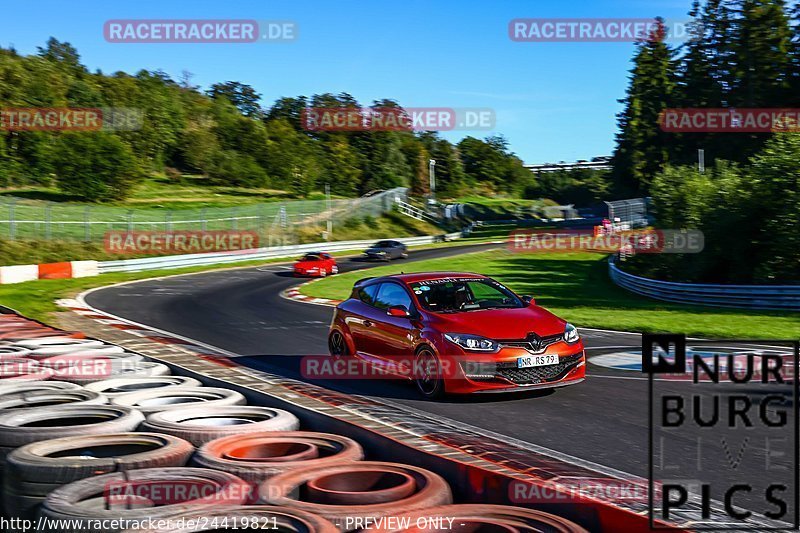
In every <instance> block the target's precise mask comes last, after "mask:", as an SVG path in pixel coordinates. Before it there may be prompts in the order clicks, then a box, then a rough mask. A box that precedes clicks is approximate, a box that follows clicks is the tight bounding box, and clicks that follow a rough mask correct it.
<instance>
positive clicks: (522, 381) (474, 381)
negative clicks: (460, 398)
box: [444, 343, 586, 394]
mask: <svg viewBox="0 0 800 533" xmlns="http://www.w3.org/2000/svg"><path fill="white" fill-rule="evenodd" d="M553 348H554V349H552V350H550V349H548V350H546V353H548V354H557V355H558V356H559V358H558V359H559V361H558V363H556V364H554V365H547V366H538V367H528V368H517V358H518V357H524V356H528V355H531V354H530V353H529V352H527V351H525V350H522V349H517V348H503V349H501V350H500V351H499V352H498V353H496V354H491V355H487V356H484V357H480V356H476V355H475V354H464V355H459V356H455V357H454V358H453V359H455V361H453V363H454V364H453V366H452V367H451V368H454V369H455V372H454V374H455V375H453V374H451V375H449V376H447V377H446V379H445V389H446V390H447V392H451V393H455V394H470V393H478V392H513V391H521V390H530V389H546V388H554V387H564V386H567V385H574V384H577V383H580V382H581V381H583V380H584V378H585V377H586V354H585V352H584V348H583V344H582V343H581V344H579V345H573V346H567V345H566V344H563V347H562V348H560V349H555V347H553ZM537 355H541V354H537ZM444 358H445V359H446V358H447V356H444Z"/></svg>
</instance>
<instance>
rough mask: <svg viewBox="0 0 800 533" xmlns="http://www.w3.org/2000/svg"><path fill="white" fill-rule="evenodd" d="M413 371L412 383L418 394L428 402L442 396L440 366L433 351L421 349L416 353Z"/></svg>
mask: <svg viewBox="0 0 800 533" xmlns="http://www.w3.org/2000/svg"><path fill="white" fill-rule="evenodd" d="M415 371H416V377H415V378H414V383H415V384H416V385H417V390H419V392H420V394H422V395H423V396H424V397H426V398H428V399H430V400H436V399H439V398H441V397H443V396H444V381H443V380H442V365H441V363H440V362H439V358H438V357H436V354H435V353H433V350H431V349H430V348H422V349H420V350H419V351H418V352H417V357H416V359H415Z"/></svg>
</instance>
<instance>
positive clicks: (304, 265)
mask: <svg viewBox="0 0 800 533" xmlns="http://www.w3.org/2000/svg"><path fill="white" fill-rule="evenodd" d="M321 265H322V261H298V262H297V263H295V264H294V267H295V268H302V269H306V270H307V269H309V268H316V267H319V266H321Z"/></svg>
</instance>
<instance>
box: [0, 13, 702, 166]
mask: <svg viewBox="0 0 800 533" xmlns="http://www.w3.org/2000/svg"><path fill="white" fill-rule="evenodd" d="M3 4H4V6H3V7H2V8H0V9H2V19H3V24H2V30H0V46H3V47H9V46H14V47H15V48H16V49H17V51H18V52H20V53H22V54H30V53H35V52H36V47H37V46H43V45H44V44H45V42H46V41H47V39H48V38H49V37H50V36H53V37H56V38H57V39H59V40H61V41H67V42H69V43H71V44H72V45H73V46H75V47H76V48H77V49H78V52H79V53H80V54H81V60H82V62H83V63H84V64H85V65H86V66H87V67H88V68H89V69H90V70H92V71H94V70H97V69H100V70H102V71H103V72H105V73H112V72H116V71H119V70H121V71H125V72H129V73H135V72H137V71H138V70H140V69H148V70H157V69H160V70H163V71H165V72H167V73H168V74H170V75H171V76H172V77H173V78H175V79H178V78H179V77H180V75H181V73H182V72H183V71H189V72H191V73H192V74H193V77H192V82H193V83H194V84H196V85H199V86H201V88H204V89H205V88H208V87H209V86H210V85H211V84H213V83H216V82H220V81H229V80H234V81H239V82H242V83H246V84H248V85H251V86H253V87H254V88H255V89H256V90H257V91H258V92H259V93H260V94H261V95H262V105H264V106H269V105H271V104H272V102H274V101H275V100H276V99H277V98H279V97H282V96H299V95H306V96H308V95H312V94H315V93H324V92H331V93H339V92H348V93H350V94H352V95H353V96H354V97H355V98H356V99H357V100H358V101H359V102H360V103H361V104H362V105H369V104H370V103H372V101H373V100H375V99H383V98H391V99H394V100H397V101H398V102H399V103H400V104H401V105H403V106H405V107H434V108H442V107H444V108H490V109H493V110H494V112H495V116H496V122H495V126H494V130H491V131H486V130H474V131H449V132H444V133H443V136H444V137H446V138H448V139H449V140H451V141H453V142H457V141H458V140H459V139H461V138H463V137H464V136H466V135H472V136H474V137H479V138H483V137H486V136H487V135H493V134H502V135H503V136H505V137H506V139H507V140H508V141H509V144H510V148H511V150H512V151H514V152H515V153H516V154H517V155H518V156H519V157H520V158H522V159H523V161H525V162H526V163H544V162H557V161H574V160H577V159H589V158H591V157H593V156H599V155H610V154H611V153H612V151H613V148H614V134H615V132H616V118H615V115H616V113H617V112H619V111H620V110H621V105H620V104H619V102H618V99H620V98H623V97H624V96H625V88H626V86H627V83H628V71H629V70H630V68H631V59H632V57H633V53H634V45H633V44H631V43H621V42H620V43H605V42H570V43H541V42H537V43H533V42H515V41H513V40H512V39H511V38H510V37H509V35H508V24H509V21H511V20H512V19H517V18H652V17H655V16H662V17H664V18H666V19H681V18H685V17H686V12H687V11H688V10H689V8H690V4H691V0H649V1H647V0H578V1H576V0H572V1H564V0H546V1H542V0H528V1H522V0H507V1H503V0H495V1H492V0H480V1H478V0H461V1H457V0H441V1H434V0H431V1H423V0H402V1H391V2H390V1H386V0H374V1H366V0H365V1H362V2H357V1H353V0H344V1H342V0H291V1H289V0H237V1H234V0H228V1H227V2H225V1H220V0H216V1H205V0H174V1H169V0H160V1H153V0H135V1H129V0H117V1H114V2H102V1H99V0H98V1H82V0H70V1H69V2H64V1H63V0H32V1H25V2H19V1H16V2H11V1H9V0H4V1H3ZM112 19H114V20H119V19H255V20H259V21H265V20H283V21H293V22H294V23H295V24H296V27H297V29H298V36H297V38H296V39H295V40H293V41H290V42H284V43H249V44H245V43H236V44H221V43H203V44H187V43H174V44H171V43H158V44H142V43H111V42H108V41H106V40H105V38H104V34H103V25H104V23H105V22H106V21H107V20H112Z"/></svg>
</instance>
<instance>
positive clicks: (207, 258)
mask: <svg viewBox="0 0 800 533" xmlns="http://www.w3.org/2000/svg"><path fill="white" fill-rule="evenodd" d="M459 237H461V232H456V233H448V234H446V235H428V236H423V237H404V238H398V239H394V240H397V241H400V242H402V243H404V244H407V245H410V246H414V245H419V244H431V243H434V242H440V241H443V240H453V239H458V238H459ZM374 242H375V239H371V240H363V241H338V242H316V243H311V244H298V245H292V246H273V247H269V248H255V249H253V250H241V251H235V252H220V253H207V254H184V255H168V256H162V257H146V258H143V259H120V260H117V261H101V262H100V263H99V269H100V273H101V274H105V273H107V272H141V271H143V270H160V269H170V268H183V267H189V266H202V265H216V264H224V263H236V262H239V261H253V260H256V259H274V258H280V257H292V256H295V255H297V256H299V255H302V254H304V253H306V252H313V251H316V250H324V251H326V252H342V251H346V250H358V249H359V248H365V247H367V246H369V245H371V244H373V243H374Z"/></svg>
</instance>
